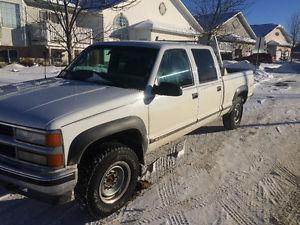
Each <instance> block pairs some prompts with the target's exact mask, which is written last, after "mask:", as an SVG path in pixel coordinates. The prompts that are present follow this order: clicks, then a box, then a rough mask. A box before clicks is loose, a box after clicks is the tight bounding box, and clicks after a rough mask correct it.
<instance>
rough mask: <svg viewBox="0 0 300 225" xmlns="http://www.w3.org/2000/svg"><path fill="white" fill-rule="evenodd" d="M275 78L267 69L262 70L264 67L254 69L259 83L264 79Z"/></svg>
mask: <svg viewBox="0 0 300 225" xmlns="http://www.w3.org/2000/svg"><path fill="white" fill-rule="evenodd" d="M272 78H273V75H272V74H270V73H267V72H266V71H264V70H262V69H260V68H259V69H257V70H254V81H255V82H256V83H259V82H261V81H264V80H269V79H272Z"/></svg>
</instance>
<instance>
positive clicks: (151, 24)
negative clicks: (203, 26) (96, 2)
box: [110, 20, 198, 38]
mask: <svg viewBox="0 0 300 225" xmlns="http://www.w3.org/2000/svg"><path fill="white" fill-rule="evenodd" d="M129 30H156V31H163V32H169V33H173V34H184V35H190V36H195V35H197V34H198V33H197V32H196V31H194V30H193V29H188V28H186V27H179V26H176V25H173V24H167V23H161V22H158V21H154V20H145V21H142V22H140V23H136V24H133V25H131V26H128V27H124V28H120V29H118V30H115V31H114V32H113V33H112V34H111V35H110V36H111V37H114V38H119V36H120V35H122V33H124V32H126V31H129Z"/></svg>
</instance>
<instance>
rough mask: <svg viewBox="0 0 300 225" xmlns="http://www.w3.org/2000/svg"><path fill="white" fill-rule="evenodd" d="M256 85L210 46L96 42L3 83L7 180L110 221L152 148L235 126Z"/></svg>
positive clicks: (0, 98)
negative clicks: (45, 70)
mask: <svg viewBox="0 0 300 225" xmlns="http://www.w3.org/2000/svg"><path fill="white" fill-rule="evenodd" d="M222 71H223V72H222ZM253 83H254V79H253V73H252V72H251V71H242V72H235V73H231V74H226V73H224V70H223V69H221V68H220V67H219V64H218V62H217V59H216V56H215V54H214V52H213V50H212V48H211V47H208V46H201V45H193V44H181V43H161V42H107V43H105V42H104V43H97V44H94V45H92V46H90V47H88V48H87V49H86V50H84V51H83V52H82V53H81V54H80V55H79V56H78V57H77V58H76V59H75V60H74V61H73V62H72V63H71V64H70V65H69V66H67V67H66V68H65V69H64V70H63V71H62V72H61V73H60V75H59V76H58V77H55V78H49V79H43V80H34V81H29V82H24V83H20V84H13V85H8V86H3V87H1V88H0V181H1V184H2V185H3V186H5V187H7V188H8V189H12V190H14V191H18V192H19V193H22V194H24V195H26V196H29V197H33V198H38V199H42V200H45V201H49V202H53V203H63V202H66V201H69V200H71V196H73V194H74V196H75V199H76V200H78V202H79V203H80V204H81V205H82V206H84V207H85V208H87V209H88V211H89V213H90V214H91V215H92V216H93V217H95V218H103V217H105V216H107V215H110V214H111V213H113V212H115V211H117V210H118V209H120V208H121V207H122V206H123V205H124V204H125V203H126V202H127V201H128V200H129V199H130V198H131V196H132V195H133V194H134V192H135V190H136V185H137V182H138V178H139V176H140V175H141V168H142V165H143V164H144V157H145V154H146V152H147V151H152V150H155V149H157V148H158V147H160V146H162V145H164V144H166V143H168V142H171V141H172V140H175V139H176V138H178V137H180V136H183V135H185V134H188V133H190V132H191V131H193V130H195V129H197V128H199V127H201V126H203V125H205V124H207V123H210V122H212V121H213V120H216V119H218V118H223V123H224V126H225V128H226V129H234V128H236V127H237V126H238V125H239V124H240V122H241V119H242V114H243V104H244V103H245V102H246V100H247V99H248V98H249V97H250V96H251V95H252V94H253Z"/></svg>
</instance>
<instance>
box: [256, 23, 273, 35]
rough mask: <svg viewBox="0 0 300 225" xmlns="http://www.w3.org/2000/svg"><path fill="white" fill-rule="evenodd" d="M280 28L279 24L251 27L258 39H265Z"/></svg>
mask: <svg viewBox="0 0 300 225" xmlns="http://www.w3.org/2000/svg"><path fill="white" fill-rule="evenodd" d="M278 26H279V25H278V24H274V23H268V24H256V25H251V28H252V30H253V31H254V33H255V34H256V36H257V37H265V36H266V35H267V34H268V33H270V32H271V31H272V30H274V29H275V28H276V27H278Z"/></svg>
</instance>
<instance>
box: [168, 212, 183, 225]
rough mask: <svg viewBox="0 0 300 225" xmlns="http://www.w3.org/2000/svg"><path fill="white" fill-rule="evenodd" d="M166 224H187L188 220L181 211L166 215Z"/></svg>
mask: <svg viewBox="0 0 300 225" xmlns="http://www.w3.org/2000/svg"><path fill="white" fill-rule="evenodd" d="M166 225H189V222H188V220H187V218H186V216H185V215H184V213H183V212H178V213H177V214H175V215H171V216H169V217H168V219H167V222H166Z"/></svg>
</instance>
